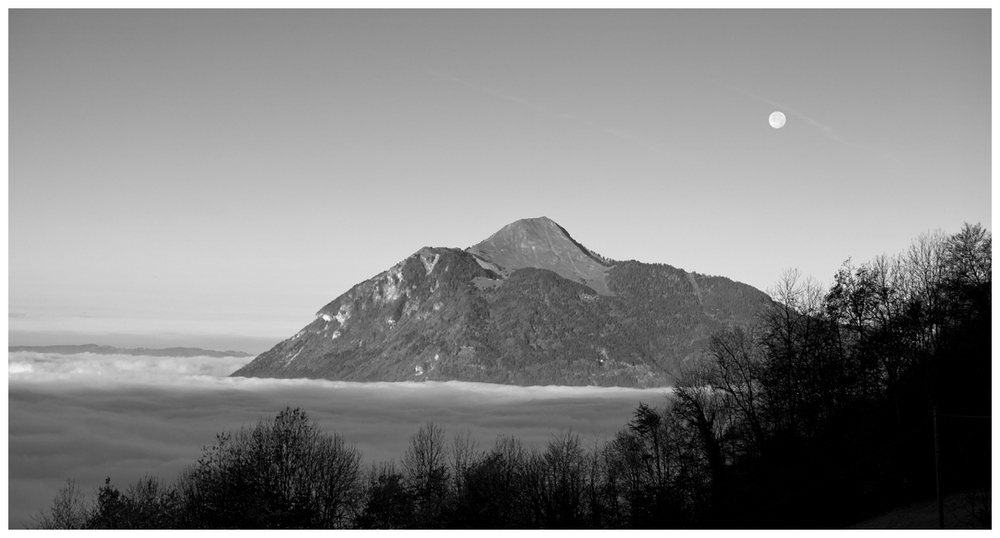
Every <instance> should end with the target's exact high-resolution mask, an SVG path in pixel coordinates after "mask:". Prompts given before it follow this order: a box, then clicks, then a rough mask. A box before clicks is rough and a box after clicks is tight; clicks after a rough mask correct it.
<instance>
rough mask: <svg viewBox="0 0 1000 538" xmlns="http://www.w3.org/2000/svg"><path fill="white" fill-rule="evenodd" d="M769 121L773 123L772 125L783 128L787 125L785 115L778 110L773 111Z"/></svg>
mask: <svg viewBox="0 0 1000 538" xmlns="http://www.w3.org/2000/svg"><path fill="white" fill-rule="evenodd" d="M767 122H768V123H770V124H771V127H774V128H775V129H781V127H782V126H783V125H785V115H784V114H782V113H781V112H778V111H774V112H771V117H770V118H767Z"/></svg>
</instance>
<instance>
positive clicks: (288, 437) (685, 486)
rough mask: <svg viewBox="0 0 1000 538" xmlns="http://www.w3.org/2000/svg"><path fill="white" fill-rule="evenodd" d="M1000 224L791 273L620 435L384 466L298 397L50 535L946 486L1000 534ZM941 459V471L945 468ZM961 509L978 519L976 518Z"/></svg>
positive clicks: (905, 494) (435, 444)
mask: <svg viewBox="0 0 1000 538" xmlns="http://www.w3.org/2000/svg"><path fill="white" fill-rule="evenodd" d="M991 248H992V247H991V236H990V234H989V233H988V232H986V231H985V230H984V229H983V228H982V227H981V226H978V225H975V226H970V225H966V226H965V227H964V228H963V229H962V230H961V231H960V232H958V233H956V234H954V235H950V236H945V235H943V234H940V233H937V234H926V235H923V236H921V237H920V238H918V239H917V240H916V241H914V242H913V244H912V245H911V247H910V248H909V250H907V251H906V252H904V253H902V254H900V255H898V256H894V257H888V256H883V257H879V258H877V259H875V260H873V261H871V262H868V263H865V264H862V265H857V266H856V265H853V264H851V263H850V262H848V263H845V265H844V267H843V268H842V269H841V270H840V271H839V272H838V273H837V274H836V276H835V278H834V282H833V284H832V286H830V288H829V289H823V288H821V287H820V286H818V285H816V284H815V283H814V282H811V281H803V280H802V279H801V278H799V276H798V275H797V274H796V273H795V272H788V273H786V274H785V275H784V277H783V278H782V279H781V281H780V282H779V284H778V286H777V287H776V289H774V290H773V291H772V296H773V299H774V301H773V302H769V303H768V307H767V310H766V311H765V312H764V313H763V314H762V315H761V316H760V318H759V319H758V320H757V322H756V323H755V324H754V325H752V326H750V327H743V326H733V327H731V328H729V329H726V330H724V331H721V332H719V333H717V334H715V335H713V337H712V338H711V343H710V345H709V349H708V353H707V354H706V356H705V359H704V360H702V361H700V362H695V363H694V364H692V365H691V366H689V367H687V368H686V369H685V371H684V372H683V374H682V375H681V376H680V378H679V380H678V382H677V384H676V386H675V391H674V394H673V396H672V397H670V398H669V399H668V400H667V401H666V402H665V405H663V406H662V407H659V408H654V407H650V406H647V405H640V406H639V407H638V408H637V409H636V410H635V412H634V413H633V416H632V417H631V419H630V420H629V421H628V423H627V424H626V425H625V426H624V427H623V428H622V429H621V430H620V431H619V432H617V433H616V434H615V436H614V437H613V438H612V439H610V440H607V441H606V442H603V443H596V442H595V443H594V444H593V445H591V444H589V443H588V444H585V443H584V442H582V441H581V440H580V438H579V437H578V436H577V435H574V434H572V433H570V432H563V433H560V434H558V435H556V436H554V437H553V438H552V439H551V440H550V441H549V442H548V443H547V444H546V446H544V447H541V448H538V447H526V446H524V445H523V444H522V443H521V442H520V441H519V440H518V439H516V438H512V437H499V438H498V439H497V441H496V443H495V444H494V446H493V447H491V448H488V449H480V448H479V447H478V446H476V444H475V443H474V442H473V441H472V440H471V439H470V438H469V437H468V435H467V434H464V433H460V434H458V435H455V436H454V437H452V438H450V439H449V438H448V437H447V436H446V433H445V432H444V430H442V429H441V428H440V427H439V426H438V425H436V424H434V423H428V424H425V425H424V426H423V427H421V428H420V430H419V431H418V432H417V434H416V435H414V436H413V438H412V439H411V442H410V445H409V447H408V449H407V451H406V453H405V454H404V455H403V457H402V459H401V460H400V461H399V462H398V463H397V462H387V463H381V464H376V465H369V466H367V467H366V466H364V465H363V464H362V455H361V454H360V453H359V452H358V451H357V450H356V449H354V448H352V447H350V446H348V445H347V444H345V442H344V440H343V439H342V438H340V436H339V435H337V434H329V433H325V432H323V431H321V430H320V429H319V427H318V426H317V425H316V424H315V423H312V422H310V421H309V420H308V418H307V417H306V415H305V413H303V412H302V411H300V410H298V409H285V410H284V411H282V412H281V413H279V414H278V415H277V417H275V418H274V419H272V420H264V421H261V422H259V423H258V424H257V425H256V426H254V427H244V428H243V429H241V430H239V431H238V432H236V433H233V434H224V435H220V436H218V438H217V441H216V444H215V445H213V446H211V447H206V448H205V449H204V452H203V455H202V457H201V459H199V460H198V462H196V463H195V464H194V465H192V466H190V467H189V468H187V469H186V470H185V471H184V472H182V473H181V475H180V476H179V477H178V478H177V480H176V481H175V482H174V483H173V484H165V483H162V482H160V481H158V480H156V479H154V478H145V479H142V480H140V481H138V482H136V483H135V484H132V485H131V486H129V487H128V488H126V489H125V491H120V490H119V489H118V488H117V487H116V486H115V485H113V484H111V482H110V480H109V481H107V482H106V483H105V485H104V486H103V487H101V488H100V490H99V491H98V495H97V499H96V501H94V502H92V503H91V504H89V505H88V504H87V503H86V502H85V500H84V496H83V495H82V494H81V493H80V491H79V488H78V487H76V486H75V485H74V484H73V483H68V485H67V486H66V487H65V488H63V489H62V490H60V492H59V493H58V494H57V495H56V498H55V499H54V500H53V504H52V507H51V508H50V509H49V511H48V512H43V513H41V514H39V516H38V520H37V524H38V525H37V526H39V527H45V528H423V529H429V528H840V527H845V526H849V525H851V524H854V523H856V522H858V521H861V520H863V519H864V518H866V517H870V516H872V515H875V514H878V513H880V512H883V511H885V510H888V509H891V508H893V507H895V506H898V505H902V504H905V503H908V502H911V501H915V500H923V499H929V498H933V496H934V494H935V491H936V489H937V488H938V487H940V488H941V489H942V490H943V491H944V492H946V493H947V492H957V491H971V492H979V493H978V494H977V495H974V496H970V497H969V499H970V502H969V503H968V505H969V506H968V510H967V511H965V512H963V513H961V514H956V513H954V512H949V514H948V517H949V518H951V519H952V520H951V521H946V525H948V526H984V525H985V526H989V525H990V494H989V487H990V479H991V437H990V433H991V432H990V422H991V421H990V419H989V415H990V411H991V288H992V276H991V270H992V262H991V256H992V252H991ZM936 460H937V461H939V462H940V465H938V466H935V461H936ZM959 518H961V519H959Z"/></svg>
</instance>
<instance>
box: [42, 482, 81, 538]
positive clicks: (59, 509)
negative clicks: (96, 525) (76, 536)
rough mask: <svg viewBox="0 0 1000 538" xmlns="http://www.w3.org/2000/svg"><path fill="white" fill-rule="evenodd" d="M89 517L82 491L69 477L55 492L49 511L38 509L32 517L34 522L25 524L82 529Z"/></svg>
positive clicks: (48, 527)
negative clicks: (36, 513)
mask: <svg viewBox="0 0 1000 538" xmlns="http://www.w3.org/2000/svg"><path fill="white" fill-rule="evenodd" d="M89 517H90V510H88V509H87V506H86V502H85V500H84V496H83V492H82V491H81V490H80V487H79V486H77V485H76V481H74V480H73V479H69V480H67V481H66V485H65V486H63V487H61V488H59V491H58V492H56V495H55V497H53V499H52V506H51V507H50V508H49V511H48V512H45V511H44V510H42V511H40V512H39V513H38V515H36V516H33V517H32V519H34V524H33V525H26V526H28V527H29V528H35V529H82V528H84V526H85V525H86V524H87V520H88V518H89Z"/></svg>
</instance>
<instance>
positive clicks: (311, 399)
mask: <svg viewBox="0 0 1000 538" xmlns="http://www.w3.org/2000/svg"><path fill="white" fill-rule="evenodd" d="M247 361H248V359H245V358H244V359H233V358H223V359H218V358H210V357H191V358H166V359H165V358H163V357H132V356H114V355H90V354H81V355H52V354H39V353H10V354H9V357H8V372H9V373H8V387H9V391H8V392H9V396H8V405H9V413H8V417H9V424H8V457H9V465H8V469H9V482H8V488H9V494H10V495H9V498H10V501H9V507H8V508H9V514H10V515H9V526H10V527H14V528H17V527H21V526H22V524H23V523H30V516H31V515H32V514H35V513H37V512H38V510H39V509H42V508H48V506H49V504H50V502H51V499H52V496H53V495H54V494H55V492H56V490H58V488H59V487H60V486H61V485H62V484H63V483H64V482H65V480H66V479H67V478H73V479H75V480H76V481H77V483H78V484H79V485H80V486H81V487H82V488H83V490H84V491H85V492H86V493H87V494H88V495H90V496H91V497H93V492H94V490H96V488H97V487H98V486H99V485H101V484H102V483H103V480H104V477H106V476H110V477H111V479H112V481H113V482H117V483H118V484H119V485H120V486H122V487H124V486H126V485H128V484H129V483H130V482H132V481H134V480H135V479H137V478H139V477H141V476H143V475H144V474H151V475H155V476H158V477H160V478H162V479H164V480H167V481H172V480H173V479H174V478H175V477H176V475H177V473H178V472H179V471H181V470H182V469H183V468H184V466H186V465H188V464H191V463H194V462H195V461H196V460H197V458H198V456H199V455H200V454H201V448H202V447H203V446H205V445H209V444H212V443H213V442H214V441H215V435H216V434H217V433H220V432H222V431H228V430H234V429H238V428H240V427H241V426H243V425H250V424H253V423H254V422H256V421H257V420H259V419H261V418H267V417H272V416H274V415H275V414H276V413H277V412H278V411H279V410H280V409H281V408H283V407H284V406H285V405H291V406H299V407H301V408H303V409H304V410H306V412H307V413H308V414H309V416H310V417H311V418H312V419H313V420H316V421H317V422H318V423H319V424H320V426H321V427H322V428H323V429H324V430H326V431H328V432H337V433H339V434H340V435H342V436H343V437H344V438H345V439H346V440H347V441H348V442H349V443H354V444H356V445H357V447H358V448H359V449H361V451H362V452H363V454H364V456H365V460H366V461H367V462H375V461H384V460H388V459H397V460H398V459H399V458H401V457H402V454H403V452H404V450H405V449H406V446H407V445H408V443H409V438H410V436H412V435H413V434H414V433H416V431H417V429H418V428H419V427H420V426H421V425H422V424H424V423H425V422H427V421H431V420H433V421H435V422H437V423H439V424H441V425H442V426H444V427H445V429H446V430H447V433H448V435H449V436H451V435H453V434H455V433H457V432H459V431H463V430H466V431H468V432H469V433H470V434H471V436H472V437H473V438H474V439H475V440H477V442H478V443H479V446H480V448H481V449H488V448H489V447H491V446H492V445H493V442H494V440H495V439H496V436H497V435H501V434H502V435H514V436H516V437H519V438H520V439H521V440H522V441H524V442H525V443H527V444H529V445H535V446H539V447H540V446H542V445H543V444H544V443H545V441H546V440H548V439H549V438H550V437H551V436H552V435H553V434H555V433H557V432H558V431H560V430H563V429H572V430H573V431H574V432H575V433H577V434H579V435H580V436H581V438H582V440H583V441H584V442H586V443H588V444H590V443H592V442H593V441H595V440H599V439H603V438H608V437H610V436H612V435H614V432H615V431H617V430H618V429H620V428H621V427H623V426H624V424H625V422H626V421H627V420H628V418H629V416H630V414H631V412H632V411H633V410H634V409H635V407H636V406H637V405H638V403H639V402H640V401H642V402H646V403H650V404H655V405H658V404H661V403H662V402H663V401H664V398H665V396H664V393H665V391H664V389H648V390H638V389H618V388H591V387H505V386H500V385H487V384H478V383H460V382H446V383H434V382H426V383H348V382H333V381H314V380H270V379H242V378H228V377H223V376H225V375H228V374H229V373H230V372H231V371H233V370H235V369H236V368H238V367H239V366H242V364H244V363H246V362H247Z"/></svg>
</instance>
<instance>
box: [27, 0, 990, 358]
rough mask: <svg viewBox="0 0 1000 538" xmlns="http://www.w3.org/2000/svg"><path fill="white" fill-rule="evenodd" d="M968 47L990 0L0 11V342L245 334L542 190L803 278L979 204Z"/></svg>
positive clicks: (625, 229) (766, 275) (680, 244)
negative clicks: (2, 329)
mask: <svg viewBox="0 0 1000 538" xmlns="http://www.w3.org/2000/svg"><path fill="white" fill-rule="evenodd" d="M990 53H991V14H990V12H989V11H988V10H961V11H921V10H906V11H867V10H866V11H825V10H823V11H775V10H767V11H728V10H713V11H674V10H664V11H592V10H586V11H472V12H469V11H379V12H373V11H318V12H316V11H267V12H261V11H249V12H248V11H60V10H50V11H30V10H12V11H10V12H9V86H8V89H9V101H8V102H9V105H8V106H9V126H8V131H9V186H8V194H9V206H8V210H9V217H8V223H9V232H8V239H9V247H8V256H9V267H8V268H9V304H8V307H9V318H8V319H9V337H10V343H11V344H20V343H32V344H38V343H43V342H42V341H40V340H39V338H41V339H42V340H44V335H46V334H48V335H50V336H51V335H53V334H55V333H54V331H62V332H65V331H76V332H77V333H83V334H100V333H131V334H135V335H140V336H141V337H143V338H147V340H145V341H146V342H151V341H152V340H150V338H153V337H154V336H156V335H160V336H162V334H166V333H170V334H173V335H175V336H176V338H175V339H177V340H183V341H185V342H187V343H189V344H191V345H198V344H199V343H204V342H207V341H208V340H207V339H208V338H210V337H218V336H219V335H235V336H239V337H244V338H250V337H256V338H257V339H258V340H257V342H258V343H257V344H254V345H251V344H246V345H245V346H243V349H246V350H248V351H254V352H257V351H262V350H264V349H267V348H268V347H270V344H273V343H276V342H277V341H279V340H281V339H283V338H286V337H288V336H290V335H291V334H293V333H294V332H295V331H297V330H298V329H299V328H301V327H302V326H303V325H305V324H306V323H308V322H309V321H311V319H312V317H313V314H314V313H315V312H316V310H318V309H319V308H320V307H321V306H323V305H324V304H326V303H327V302H329V301H331V300H332V299H334V298H336V297H337V296H338V295H340V294H341V293H344V292H345V291H347V290H348V289H349V288H350V287H351V286H352V285H354V284H356V283H358V282H360V281H362V280H365V279H367V278H370V277H372V276H374V275H375V274H377V273H379V272H380V271H383V270H385V269H387V268H388V267H389V266H391V265H392V264H394V263H396V262H398V261H400V260H402V259H403V258H405V257H407V256H408V255H410V254H412V253H413V252H415V251H416V250H417V249H419V248H420V247H422V246H449V247H462V248H464V247H467V246H470V245H473V244H475V243H477V242H478V241H480V240H482V239H484V238H486V237H487V236H489V235H490V234H492V233H493V232H495V231H496V230H498V229H499V228H501V227H502V226H504V225H505V224H508V223H510V222H512V221H514V220H517V219H519V218H524V217H537V216H541V215H545V216H548V217H550V218H552V219H553V220H555V221H556V222H558V223H560V224H561V225H562V226H563V227H564V228H566V229H567V230H569V232H570V233H571V234H573V236H574V238H575V239H577V240H578V241H580V242H581V243H583V244H584V245H586V246H587V247H589V248H591V249H593V250H594V251H596V252H598V253H600V254H602V255H605V256H608V257H610V258H614V259H637V260H640V261H644V262H656V263H667V264H671V265H673V266H676V267H681V268H683V269H686V270H689V271H696V272H699V273H705V274H714V275H723V276H727V277H730V278H732V279H734V280H738V281H742V282H746V283H748V284H751V285H753V286H756V287H758V288H761V289H767V288H768V287H770V286H771V285H772V284H773V283H774V282H775V281H776V280H777V279H778V277H779V276H780V274H781V272H782V270H784V269H785V268H791V267H797V268H799V269H800V270H801V272H802V273H803V274H804V275H807V276H812V277H815V278H816V279H818V280H820V281H822V282H828V281H829V280H830V279H831V278H832V276H833V274H834V273H835V271H836V270H837V268H838V267H839V266H840V265H841V263H842V262H843V261H844V260H846V259H847V258H848V257H853V258H854V260H855V261H859V262H863V261H867V260H869V259H871V258H872V257H874V256H876V255H879V254H882V253H888V254H894V253H897V252H900V251H902V250H904V249H905V248H906V247H907V245H908V244H909V243H910V241H911V240H912V239H913V238H915V237H916V236H917V235H919V234H921V233H923V232H926V231H930V230H933V229H938V228H940V229H942V230H944V231H945V232H948V233H952V232H955V231H958V229H959V228H960V227H961V225H962V223H963V222H971V223H975V222H980V223H982V224H983V225H985V226H986V227H987V228H988V229H990V230H992V222H991V176H990V171H991V168H990V167H991V123H990V122H991V56H990ZM774 110H781V111H783V112H784V113H785V114H786V116H787V118H788V123H787V124H786V125H785V127H784V128H782V129H780V130H775V129H772V128H771V127H769V125H768V123H767V118H768V115H769V114H770V113H771V112H772V111H774ZM32 335H34V336H32ZM39 335H42V336H41V337H40V336H39ZM62 338H64V339H66V338H68V339H69V340H74V341H75V343H82V342H80V340H81V338H79V337H67V336H66V335H65V334H64V335H63V336H62ZM109 338H110V337H109ZM185 339H186V340H185ZM84 340H88V341H92V340H94V338H84ZM267 342H270V344H268V343H267ZM53 343H56V342H53ZM98 343H115V342H114V341H113V339H105V341H101V342H98ZM123 343H124V342H123ZM128 343H129V344H132V345H136V342H128ZM139 344H140V345H141V343H139ZM239 347H240V346H238V345H236V344H234V345H233V346H232V348H234V349H237V348H239ZM248 347H251V348H252V349H247V348H248Z"/></svg>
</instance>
